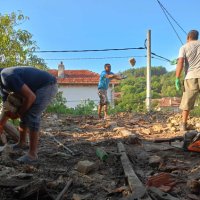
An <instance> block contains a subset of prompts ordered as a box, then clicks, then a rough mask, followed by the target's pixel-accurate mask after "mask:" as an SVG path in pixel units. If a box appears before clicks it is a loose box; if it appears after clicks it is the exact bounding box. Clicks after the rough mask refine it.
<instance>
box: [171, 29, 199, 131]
mask: <svg viewBox="0 0 200 200" xmlns="http://www.w3.org/2000/svg"><path fill="white" fill-rule="evenodd" d="M198 36H199V33H198V31H196V30H191V31H190V32H189V33H188V35H187V43H186V44H185V45H183V46H182V47H181V48H180V50H179V57H178V63H177V68H176V82H175V84H176V89H177V90H178V91H179V90H180V89H181V83H180V75H181V72H182V70H183V68H184V72H185V80H184V86H183V96H182V100H181V104H180V109H182V123H181V125H180V130H181V131H186V130H187V120H188V116H189V112H190V110H192V109H193V108H194V104H195V100H196V97H197V95H198V94H199V92H200V41H199V40H198Z"/></svg>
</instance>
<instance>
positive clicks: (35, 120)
mask: <svg viewBox="0 0 200 200" xmlns="http://www.w3.org/2000/svg"><path fill="white" fill-rule="evenodd" d="M57 91H58V86H57V84H55V83H54V84H50V85H47V86H45V87H42V88H40V89H38V90H37V91H36V93H35V95H36V100H35V102H34V103H33V105H32V106H31V108H30V109H29V110H28V111H27V112H26V114H25V115H24V116H23V117H22V118H21V121H20V126H25V127H27V128H29V130H30V131H35V132H37V131H39V128H40V120H41V115H42V112H43V111H44V110H45V109H46V107H47V106H48V105H49V104H50V103H51V101H52V100H53V98H54V97H55V96H56V93H57Z"/></svg>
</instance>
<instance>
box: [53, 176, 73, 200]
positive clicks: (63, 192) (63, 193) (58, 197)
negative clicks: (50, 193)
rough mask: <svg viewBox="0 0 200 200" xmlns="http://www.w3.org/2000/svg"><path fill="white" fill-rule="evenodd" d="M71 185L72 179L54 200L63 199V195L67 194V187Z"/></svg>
mask: <svg viewBox="0 0 200 200" xmlns="http://www.w3.org/2000/svg"><path fill="white" fill-rule="evenodd" d="M71 184H72V179H70V180H69V181H68V182H67V184H66V186H65V187H64V189H63V190H62V191H61V192H60V194H59V195H58V196H57V198H56V200H62V199H63V198H64V195H65V193H66V192H67V190H68V188H69V186H70V185H71Z"/></svg>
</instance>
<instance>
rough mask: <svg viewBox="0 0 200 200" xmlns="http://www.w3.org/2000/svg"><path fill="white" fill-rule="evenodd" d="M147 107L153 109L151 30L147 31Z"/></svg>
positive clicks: (149, 109)
mask: <svg viewBox="0 0 200 200" xmlns="http://www.w3.org/2000/svg"><path fill="white" fill-rule="evenodd" d="M146 108H147V111H148V112H149V111H151V30H148V32H147V94H146Z"/></svg>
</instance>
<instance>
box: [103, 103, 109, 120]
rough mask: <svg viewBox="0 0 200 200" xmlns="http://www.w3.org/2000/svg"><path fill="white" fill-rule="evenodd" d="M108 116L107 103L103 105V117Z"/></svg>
mask: <svg viewBox="0 0 200 200" xmlns="http://www.w3.org/2000/svg"><path fill="white" fill-rule="evenodd" d="M107 117H108V105H107V104H106V105H104V119H106V118H107Z"/></svg>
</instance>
